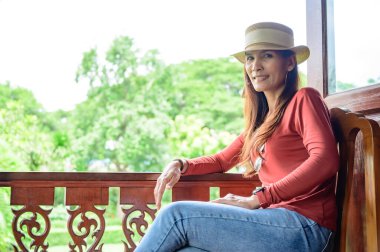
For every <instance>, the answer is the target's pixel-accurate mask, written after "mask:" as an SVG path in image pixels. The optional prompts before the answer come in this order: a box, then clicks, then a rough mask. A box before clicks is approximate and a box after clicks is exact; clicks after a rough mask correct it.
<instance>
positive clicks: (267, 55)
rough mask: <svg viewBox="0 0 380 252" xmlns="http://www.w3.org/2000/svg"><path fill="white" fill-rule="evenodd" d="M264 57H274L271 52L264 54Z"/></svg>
mask: <svg viewBox="0 0 380 252" xmlns="http://www.w3.org/2000/svg"><path fill="white" fill-rule="evenodd" d="M264 58H273V55H272V54H271V53H266V54H264Z"/></svg>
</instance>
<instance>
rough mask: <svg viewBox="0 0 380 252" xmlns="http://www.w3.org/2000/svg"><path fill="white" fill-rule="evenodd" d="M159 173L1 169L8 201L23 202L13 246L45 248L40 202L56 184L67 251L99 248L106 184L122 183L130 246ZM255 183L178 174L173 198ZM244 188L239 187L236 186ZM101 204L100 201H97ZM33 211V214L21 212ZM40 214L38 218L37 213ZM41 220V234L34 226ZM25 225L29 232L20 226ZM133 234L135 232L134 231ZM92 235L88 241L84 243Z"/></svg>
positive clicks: (148, 215) (151, 211) (148, 216)
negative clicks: (64, 221)
mask: <svg viewBox="0 0 380 252" xmlns="http://www.w3.org/2000/svg"><path fill="white" fill-rule="evenodd" d="M158 176H159V173H84V172H82V173H81V172H68V173H66V172H0V187H11V205H21V206H23V207H22V208H21V209H18V210H13V213H14V215H15V218H14V221H13V233H14V237H15V242H16V243H17V245H15V251H19V250H21V251H30V250H35V249H37V250H38V249H39V250H41V251H48V245H47V243H46V242H45V240H46V237H47V236H48V235H49V231H50V219H49V213H50V212H51V210H45V209H42V208H41V207H40V205H51V206H52V205H53V204H54V189H55V188H56V187H63V188H65V190H66V194H65V196H66V199H65V204H66V205H67V206H69V207H70V208H68V209H67V213H68V222H67V230H68V233H69V234H70V236H71V241H67V243H68V250H69V251H102V246H103V244H102V242H101V239H102V236H103V234H104V232H106V230H107V229H106V223H105V220H104V213H105V211H106V207H107V205H108V204H109V188H110V187H116V188H120V204H121V211H122V212H123V215H124V216H123V220H122V222H121V229H122V230H123V232H124V236H125V240H124V241H123V242H124V244H125V251H133V250H134V249H135V248H136V244H137V242H138V240H136V237H140V236H143V235H144V233H145V231H146V229H147V228H148V226H149V223H151V221H152V220H153V219H154V218H155V214H156V208H155V206H153V205H151V204H153V203H154V197H153V189H154V186H155V183H156V180H157V178H158ZM256 184H259V183H258V179H257V177H255V178H252V179H244V178H243V177H242V175H241V174H209V175H202V176H187V177H182V178H181V179H180V181H179V182H178V183H177V184H176V185H175V187H174V189H173V193H172V197H173V201H176V200H189V199H191V200H203V201H208V200H209V191H210V187H220V188H221V189H220V190H221V192H222V193H223V194H224V193H227V192H231V193H236V194H240V193H241V194H244V193H245V192H248V191H252V189H253V188H254V187H255V185H256ZM239 188H242V189H239ZM99 206H100V207H99ZM30 213H32V214H33V215H32V218H25V217H24V216H25V214H29V215H28V216H30ZM37 215H39V216H40V217H42V218H39V219H38V218H37V217H36V216H37ZM40 222H45V230H43V231H44V232H43V233H42V234H40V233H38V234H36V233H33V232H36V230H37V229H36V228H35V227H38V226H40V225H41V224H43V223H40ZM25 230H26V231H27V233H25V232H23V231H25ZM136 235H137V236H136ZM24 236H29V237H30V238H32V240H33V242H34V243H33V244H30V245H29V246H28V245H27V244H24V243H23V241H24V239H23V238H22V237H24ZM89 237H93V238H94V240H93V242H92V244H87V242H88V239H87V238H89Z"/></svg>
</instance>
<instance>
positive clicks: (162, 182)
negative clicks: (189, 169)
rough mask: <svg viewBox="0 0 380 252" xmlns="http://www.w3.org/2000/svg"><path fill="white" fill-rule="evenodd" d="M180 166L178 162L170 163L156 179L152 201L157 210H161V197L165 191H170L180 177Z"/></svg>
mask: <svg viewBox="0 0 380 252" xmlns="http://www.w3.org/2000/svg"><path fill="white" fill-rule="evenodd" d="M180 167H181V164H180V163H179V162H178V161H173V162H170V163H169V164H168V165H167V166H166V167H165V169H164V171H163V172H162V174H161V175H160V176H159V177H158V179H157V183H156V187H155V188H154V199H155V201H156V206H157V210H159V209H160V208H161V200H162V195H163V194H164V192H165V189H171V188H172V187H173V186H174V185H175V184H176V183H177V182H178V180H179V178H180V177H181V171H180Z"/></svg>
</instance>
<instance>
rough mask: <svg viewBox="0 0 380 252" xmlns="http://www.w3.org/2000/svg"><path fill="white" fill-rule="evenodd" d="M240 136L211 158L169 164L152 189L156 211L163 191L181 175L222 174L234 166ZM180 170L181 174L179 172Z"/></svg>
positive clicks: (240, 145)
mask: <svg viewBox="0 0 380 252" xmlns="http://www.w3.org/2000/svg"><path fill="white" fill-rule="evenodd" d="M242 139H243V137H242V135H240V136H239V137H237V138H236V139H235V141H233V142H232V143H231V144H230V145H229V146H228V147H226V148H225V149H223V150H222V151H220V152H219V153H217V154H215V155H212V156H205V157H199V158H194V159H188V160H185V159H181V160H174V161H172V162H170V163H169V164H168V165H167V166H166V167H165V169H164V171H163V172H162V174H161V175H160V176H159V177H158V179H157V183H156V187H155V188H154V198H155V202H156V206H157V209H160V207H161V200H162V196H163V194H164V192H165V189H171V188H172V187H173V186H174V185H175V184H176V183H177V182H178V180H179V179H180V177H181V174H183V175H194V174H206V173H213V172H223V171H226V170H228V169H229V168H231V167H233V166H235V165H236V164H237V163H238V160H239V154H240V150H241V147H242V146H243V144H242ZM181 170H182V172H181Z"/></svg>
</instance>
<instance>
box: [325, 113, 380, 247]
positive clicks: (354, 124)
mask: <svg viewBox="0 0 380 252" xmlns="http://www.w3.org/2000/svg"><path fill="white" fill-rule="evenodd" d="M331 121H332V124H333V128H334V134H335V136H336V137H337V140H338V143H339V154H340V168H339V173H338V184H337V185H338V186H337V192H336V193H337V205H338V212H339V216H338V232H337V239H336V241H335V251H379V250H380V232H379V228H380V182H379V181H380V170H379V169H380V127H379V125H378V123H377V122H376V121H373V120H370V119H368V118H365V117H364V116H363V115H361V114H355V113H350V112H345V111H343V110H341V109H339V108H333V109H332V110H331ZM359 132H361V134H362V143H360V142H358V141H357V139H358V138H357V136H358V133H359ZM357 143H358V144H361V145H362V147H358V146H357V145H356V144H357ZM357 155H361V156H362V159H358V158H357V157H358V156H357ZM355 157H356V159H355ZM355 160H356V163H355ZM360 160H362V161H363V164H362V167H363V168H362V169H361V168H360V166H361V164H360V163H358V162H360ZM363 180H364V181H363ZM363 187H364V200H363V197H362V196H360V192H361V191H362V190H363ZM353 203H354V204H353ZM355 203H356V204H355ZM363 211H364V214H361V213H362V212H363ZM361 225H362V226H361ZM361 228H362V232H361ZM360 232H361V233H360ZM350 236H351V237H350ZM353 238H354V239H353Z"/></svg>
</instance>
